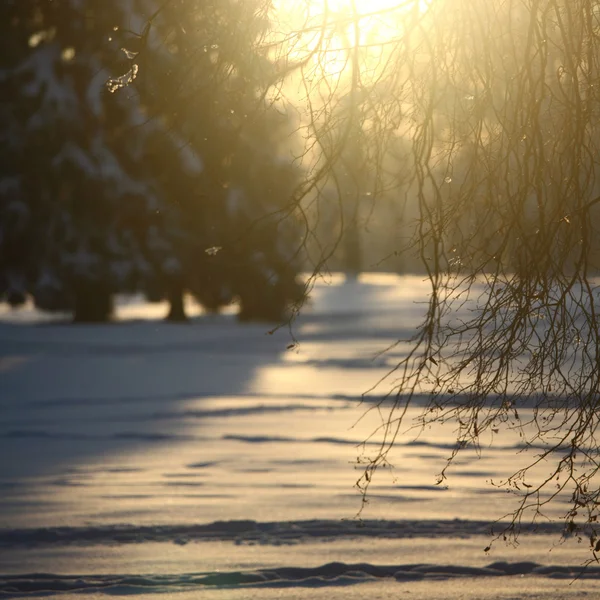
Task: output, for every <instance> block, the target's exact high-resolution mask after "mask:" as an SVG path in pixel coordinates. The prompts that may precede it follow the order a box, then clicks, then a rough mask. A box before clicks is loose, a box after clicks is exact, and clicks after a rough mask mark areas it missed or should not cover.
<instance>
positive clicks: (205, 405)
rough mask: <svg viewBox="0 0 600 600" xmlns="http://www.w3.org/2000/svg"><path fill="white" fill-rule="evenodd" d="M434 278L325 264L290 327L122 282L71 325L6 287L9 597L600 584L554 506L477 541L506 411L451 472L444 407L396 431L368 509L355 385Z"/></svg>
mask: <svg viewBox="0 0 600 600" xmlns="http://www.w3.org/2000/svg"><path fill="white" fill-rule="evenodd" d="M426 294H427V284H426V283H424V282H423V281H422V280H421V279H420V278H418V277H405V278H398V277H393V276H365V277H363V278H361V279H360V280H359V281H349V282H345V281H344V280H343V278H339V277H334V278H332V280H331V281H330V282H328V283H323V282H321V283H319V284H318V285H317V287H316V288H315V290H314V293H313V298H312V302H311V305H310V306H309V307H307V308H306V309H305V311H304V312H303V314H302V316H301V318H300V319H299V320H298V322H297V323H296V324H295V326H294V328H293V333H294V335H295V336H296V338H297V340H298V341H299V344H298V345H295V346H293V347H291V348H288V346H290V345H292V343H293V341H292V338H291V334H290V332H289V331H288V330H287V329H286V328H282V329H280V330H278V331H276V332H274V333H269V332H268V327H266V326H263V325H239V324H237V323H236V322H235V320H234V318H233V316H232V315H231V314H226V315H221V316H202V315H200V316H198V317H197V318H196V319H195V320H194V322H193V323H191V324H190V325H173V324H166V323H163V322H160V321H157V318H158V317H160V316H161V314H162V313H164V309H165V307H164V306H163V307H161V306H156V305H146V304H143V303H141V302H131V301H130V302H128V303H126V304H123V305H121V307H120V309H119V318H120V320H119V321H118V322H117V323H114V324H111V325H106V326H84V325H77V326H75V325H70V324H66V323H64V322H60V321H59V322H56V321H52V320H48V319H47V318H45V317H43V316H41V315H39V314H37V313H36V312H35V311H33V310H31V309H24V310H22V311H20V312H17V313H13V312H10V311H8V310H4V309H0V490H1V494H0V597H12V596H20V595H24V596H38V595H44V594H47V593H54V594H63V593H64V594H68V596H69V598H72V597H74V596H75V595H78V594H84V597H85V598H88V599H92V598H96V597H98V598H104V597H106V595H109V594H110V595H115V594H132V593H134V594H139V595H142V596H153V597H155V596H156V595H157V594H159V593H160V594H161V596H160V598H165V597H169V596H170V595H171V594H173V595H175V594H176V596H175V597H176V598H178V599H179V600H187V599H188V598H196V597H198V594H205V595H206V596H207V597H208V598H214V600H225V599H227V600H234V599H238V598H239V599H242V598H269V599H270V598H283V599H285V600H290V599H293V598H332V599H336V598H348V599H353V598H356V599H361V600H363V599H375V598H386V599H388V598H396V597H406V598H413V599H420V598H423V599H424V598H427V599H428V600H435V599H436V598H440V599H451V598H452V599H458V598H490V599H491V598H493V599H498V598H502V599H509V598H510V599H516V598H530V599H532V598H553V599H554V598H555V599H558V598H581V597H589V598H596V597H600V567H594V566H592V567H589V568H588V569H587V570H586V571H585V572H584V573H583V575H582V576H581V577H580V578H579V579H577V581H575V582H573V579H574V578H575V577H576V576H577V575H578V574H579V573H580V571H581V569H580V565H581V564H582V562H583V561H584V560H585V559H586V558H588V552H587V549H586V544H585V541H584V542H582V543H578V541H577V540H576V539H573V540H567V541H566V542H564V543H559V542H560V536H559V533H558V532H559V526H557V525H553V524H546V525H544V526H542V527H540V528H539V529H538V530H537V531H536V532H535V533H528V534H525V535H523V536H522V537H521V544H520V545H519V546H518V547H517V548H514V547H512V546H510V547H507V546H505V545H503V544H502V543H496V544H495V545H494V546H493V548H492V550H491V552H489V553H485V552H484V551H483V549H484V547H485V546H487V545H488V543H489V542H490V540H491V536H490V533H489V531H490V522H491V521H492V520H494V519H496V518H498V517H501V516H502V515H504V514H505V513H507V512H508V511H509V510H510V508H511V506H512V505H511V504H510V501H511V500H510V497H508V496H506V494H505V493H503V492H502V491H499V490H497V489H495V488H494V487H493V486H491V485H490V483H489V482H490V480H492V479H493V480H496V481H497V480H499V479H501V478H502V477H503V476H506V475H508V474H509V473H510V472H512V470H514V468H515V465H516V464H517V463H518V461H519V460H524V458H523V456H522V454H520V453H519V450H520V448H521V447H520V445H519V440H518V438H517V437H516V436H514V437H511V435H510V434H509V433H506V434H505V435H503V436H501V437H500V438H499V439H498V440H497V442H496V443H495V444H494V445H493V446H491V447H490V448H484V451H483V453H482V455H481V456H480V457H478V456H477V454H475V452H470V451H466V452H465V453H464V454H462V455H461V456H460V457H459V460H458V462H457V463H456V464H455V466H454V467H453V468H452V469H451V471H450V479H449V482H448V486H446V487H439V486H436V485H435V482H436V474H437V473H439V471H440V470H441V468H442V467H443V466H444V464H445V460H446V458H447V457H448V455H449V453H450V451H451V448H452V445H453V438H452V429H451V428H446V429H438V430H427V431H425V432H422V433H421V434H420V435H419V436H418V438H416V433H415V432H414V431H411V432H407V433H405V434H404V435H403V436H402V437H401V438H400V439H399V441H398V445H397V448H396V452H395V454H394V456H393V462H394V464H395V469H394V471H393V472H390V473H389V474H388V473H385V472H381V474H380V475H378V477H377V479H376V481H375V483H374V485H373V487H372V489H371V493H370V496H369V503H368V504H367V506H366V508H365V510H364V511H363V513H362V515H361V517H362V520H358V519H356V515H357V513H358V511H359V509H360V507H361V496H360V494H359V493H358V492H357V491H356V489H355V488H354V487H353V486H354V482H355V481H356V479H357V478H358V476H359V474H360V471H359V470H358V468H357V464H356V461H357V458H358V456H359V455H360V453H361V452H362V451H363V448H362V447H361V446H360V444H361V442H362V441H364V440H365V439H366V438H367V437H368V435H369V434H370V433H371V432H372V430H373V429H374V427H375V426H376V425H377V424H378V422H379V421H378V416H377V413H376V412H375V411H372V412H370V413H369V414H367V415H366V416H364V418H361V417H363V415H364V414H365V410H366V409H367V408H368V407H369V406H372V403H371V401H369V400H368V399H367V400H366V401H365V402H363V403H362V404H361V396H362V393H363V392H365V391H366V390H368V389H369V388H371V387H372V386H373V384H374V383H376V382H377V381H378V380H379V379H380V378H381V377H382V376H383V375H385V374H386V373H387V372H388V370H389V369H390V367H391V366H393V365H394V364H395V362H396V361H397V359H398V357H399V356H400V355H401V354H402V353H403V352H405V351H406V348H405V347H404V346H402V345H399V346H396V347H395V348H394V349H393V350H391V351H390V352H389V353H387V354H384V355H381V356H378V355H377V354H378V352H379V351H380V350H382V349H383V348H385V347H386V346H388V345H390V344H391V343H393V342H394V341H395V340H396V339H397V338H399V337H405V336H406V335H407V333H409V332H411V331H412V330H414V327H415V326H416V324H417V323H418V322H419V318H420V315H421V314H422V311H423V304H422V302H423V301H424V300H426ZM384 391H385V386H384V387H382V388H381V389H380V390H379V391H376V392H374V393H373V394H372V396H373V395H375V397H376V395H377V394H378V393H379V394H381V393H383V392H384ZM417 404H418V402H417ZM417 410H418V408H415V411H417ZM415 414H417V413H416V412H415ZM374 448H375V446H374V445H373V446H369V445H367V446H366V447H365V449H364V451H366V452H367V453H368V452H370V451H372V450H374ZM560 508H561V507H560V506H559V507H557V513H556V514H559V513H560ZM156 597H158V596H156Z"/></svg>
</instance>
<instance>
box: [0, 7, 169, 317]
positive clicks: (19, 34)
mask: <svg viewBox="0 0 600 600" xmlns="http://www.w3.org/2000/svg"><path fill="white" fill-rule="evenodd" d="M2 12H3V14H2V27H3V36H2V40H3V44H4V47H3V64H2V69H1V83H0V85H1V86H2V91H3V95H2V97H3V102H2V110H1V118H2V123H3V132H4V135H5V144H3V148H2V152H3V159H4V160H3V162H2V164H3V166H4V169H5V172H4V174H3V175H4V176H3V182H4V188H3V193H2V195H1V198H0V206H1V208H2V211H3V212H4V213H5V214H6V215H8V216H10V214H11V213H12V214H18V215H20V217H19V221H18V223H17V225H18V226H15V224H14V221H15V219H14V218H12V219H8V218H7V219H5V218H3V219H2V223H3V225H6V228H5V230H4V235H3V237H2V243H3V244H5V245H6V247H8V249H9V251H8V252H7V251H5V252H3V256H4V257H5V261H4V263H3V265H1V268H2V271H3V274H6V275H5V277H6V278H7V279H8V280H9V284H10V285H12V286H13V288H14V281H15V280H18V282H19V285H20V288H19V289H20V293H21V296H22V297H24V294H25V293H26V292H30V293H32V294H33V295H34V297H35V300H36V303H37V304H38V305H39V306H40V307H41V308H45V309H49V310H71V311H72V312H73V313H74V317H75V320H77V321H104V320H106V319H107V318H108V317H109V316H110V313H111V311H112V295H113V293H114V292H116V291H122V290H133V289H136V288H137V287H138V286H139V285H140V281H141V280H142V279H144V278H145V277H147V276H148V272H149V271H151V270H152V265H151V263H150V260H149V259H151V255H152V252H153V251H154V252H155V251H156V250H157V247H160V250H162V251H163V254H164V251H165V250H167V254H168V255H169V256H167V257H164V256H163V257H162V260H163V262H164V261H166V264H167V265H169V266H170V268H176V264H174V263H175V260H174V257H173V252H172V251H171V250H169V248H168V246H169V240H167V239H166V238H165V236H164V235H162V239H158V238H161V228H160V224H161V220H162V219H161V218H160V217H158V218H157V217H156V215H157V214H159V213H160V210H161V208H162V207H163V198H161V196H160V194H159V193H158V192H159V190H158V186H157V181H156V178H154V179H152V178H151V177H149V176H148V173H144V172H143V168H142V169H140V166H139V165H140V162H141V160H140V159H141V158H142V156H143V155H144V153H145V152H146V151H147V147H148V144H149V143H150V141H151V136H150V133H147V134H145V135H144V136H143V137H140V136H136V137H129V136H125V135H124V134H123V133H124V131H125V129H126V128H127V127H130V126H132V125H135V124H136V123H139V122H140V120H141V115H140V106H139V103H136V102H134V101H132V100H131V99H130V100H129V101H125V100H126V99H125V98H117V97H115V96H114V95H111V94H110V93H109V92H108V90H107V88H106V83H107V81H109V80H110V79H111V74H112V73H114V71H115V70H116V72H117V73H118V72H123V71H122V69H123V70H126V69H127V68H128V67H127V65H128V60H127V57H126V55H125V54H124V53H123V52H122V51H121V50H120V49H119V44H118V40H117V39H113V38H112V37H109V36H110V33H112V34H113V35H115V36H116V31H115V28H116V29H117V30H118V26H117V25H115V23H120V22H122V21H123V20H124V19H125V18H126V17H127V16H130V15H128V14H127V13H126V12H125V11H124V9H123V3H121V2H118V1H113V2H107V3H105V2H102V3H88V4H87V5H86V6H85V7H83V6H82V5H81V3H79V2H75V1H65V2H61V3H48V2H39V1H37V0H25V1H24V2H7V3H4V4H3V7H2ZM109 32H110V33H109ZM134 75H135V72H134V71H129V74H127V75H125V76H124V78H123V79H131V78H132V77H133V76H134ZM120 83H121V80H120V79H118V78H117V79H114V80H112V85H114V86H118V85H120ZM7 182H9V183H10V185H7ZM163 233H164V228H163ZM149 238H152V239H149ZM152 246H153V247H152ZM5 249H6V248H5ZM155 254H156V252H155ZM162 266H163V267H164V266H165V265H164V264H163V265H162ZM17 275H18V277H17ZM11 282H12V283H11ZM9 293H10V289H9ZM13 295H14V292H13Z"/></svg>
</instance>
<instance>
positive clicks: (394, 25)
mask: <svg viewBox="0 0 600 600" xmlns="http://www.w3.org/2000/svg"><path fill="white" fill-rule="evenodd" d="M285 7H287V8H285ZM276 8H277V11H273V6H272V5H271V4H270V2H266V1H265V10H266V11H267V13H268V14H269V16H270V18H271V20H272V21H271V22H272V27H271V30H270V33H269V34H268V35H265V36H264V38H263V39H262V40H261V42H260V43H261V44H262V46H261V48H262V51H263V52H264V55H265V56H266V57H268V59H269V61H270V62H271V63H272V64H273V65H275V67H276V68H275V69H274V74H273V78H272V87H271V88H270V90H269V92H268V93H269V94H271V95H272V98H273V102H283V101H284V100H285V98H286V97H287V99H288V101H289V102H293V103H294V105H295V106H300V107H302V108H301V111H304V112H301V121H300V131H301V133H302V134H303V139H304V140H305V146H304V148H303V149H302V150H301V151H299V153H298V159H299V160H300V159H301V160H304V162H305V163H306V164H308V165H309V168H307V170H306V172H307V176H306V179H305V180H304V181H303V183H302V185H301V186H299V187H298V189H297V190H296V193H295V194H294V196H293V197H292V198H291V199H290V209H289V211H284V212H285V215H284V216H286V215H288V214H292V213H295V214H298V213H299V214H300V217H301V218H302V219H303V220H304V223H305V236H304V238H303V242H302V245H303V246H305V245H306V244H307V243H308V241H309V240H310V239H311V238H313V239H314V238H315V236H317V233H316V232H317V231H318V227H317V226H316V224H315V219H318V217H319V215H320V214H322V213H323V212H325V211H322V210H321V207H320V205H321V204H324V203H328V204H329V205H333V206H335V207H337V210H338V212H339V215H340V219H341V221H342V222H343V215H344V214H345V211H347V207H345V203H344V198H343V190H344V189H345V187H344V182H343V181H340V173H343V171H344V169H343V164H344V160H347V156H348V149H349V148H350V149H351V148H352V145H353V144H355V143H356V136H357V132H359V134H358V135H359V136H360V140H361V163H362V169H363V170H365V171H367V172H369V173H370V174H371V176H372V180H373V184H372V189H371V190H369V192H370V195H371V198H372V201H373V202H376V201H377V200H378V199H381V198H390V197H394V198H395V199H396V201H397V202H398V203H403V204H404V205H405V207H406V218H405V220H406V222H407V223H408V226H407V227H409V229H408V228H407V231H410V237H409V239H408V240H407V242H406V243H405V244H403V245H402V246H401V247H399V248H398V249H397V251H398V252H399V253H401V254H403V255H405V256H407V257H409V258H410V261H412V263H411V264H413V265H414V266H415V268H417V265H418V268H420V269H421V270H422V271H423V272H424V273H426V275H427V277H428V279H429V282H430V285H431V289H430V295H429V300H428V306H427V310H426V315H425V317H424V320H423V322H422V323H421V325H420V326H419V327H418V328H417V330H416V332H415V334H414V336H412V337H411V338H410V339H409V340H407V341H409V342H410V348H411V349H410V351H409V352H407V353H406V355H405V356H404V357H403V358H402V360H401V361H400V362H399V363H398V364H397V366H396V367H395V369H394V370H393V372H391V373H390V377H389V379H388V380H386V381H383V382H380V384H379V385H386V382H389V387H390V388H391V389H388V393H387V394H386V399H385V401H382V407H385V408H386V410H387V413H386V414H387V417H386V419H385V420H384V423H383V425H382V429H381V430H380V432H379V434H380V435H381V438H380V439H381V440H382V441H381V445H380V447H379V451H378V452H377V453H376V455H374V456H371V457H370V458H368V460H367V462H366V464H365V469H364V472H363V475H362V477H361V479H360V480H359V482H358V485H359V487H360V488H361V489H362V491H363V492H364V493H365V494H366V493H367V490H368V487H369V484H370V482H371V481H372V479H373V476H374V474H375V471H377V469H378V468H379V467H380V466H382V465H385V464H386V463H387V462H388V460H390V456H391V455H390V452H391V450H392V448H393V447H394V443H395V441H396V440H397V436H398V435H399V432H400V431H401V430H402V428H403V426H405V425H406V423H405V419H406V415H407V410H408V408H409V407H410V406H411V405H412V404H413V403H414V399H415V398H416V396H417V395H419V396H420V397H422V396H423V394H425V395H426V397H427V398H428V400H427V402H425V405H424V406H423V408H422V410H421V412H420V415H421V416H420V420H419V422H420V424H421V425H423V426H425V425H428V424H431V423H434V422H447V421H453V422H455V423H456V424H457V440H456V441H457V444H456V449H455V450H454V451H453V452H452V454H451V456H450V457H449V463H450V462H451V461H452V460H453V459H454V458H455V457H456V455H457V454H459V453H460V451H461V450H462V449H464V448H466V447H469V446H475V447H478V445H479V443H480V440H481V437H482V436H483V435H484V434H490V433H492V434H493V433H494V432H496V431H497V430H498V429H499V428H501V427H504V426H511V427H517V428H520V430H521V432H522V435H523V439H524V444H525V446H526V447H531V448H532V453H531V455H530V461H529V462H528V465H527V466H526V467H525V468H523V469H520V470H519V471H517V472H515V473H514V475H513V476H512V477H510V478H509V479H508V480H507V481H506V482H504V483H505V485H506V487H507V488H508V489H511V490H512V491H514V492H515V493H516V494H517V496H518V500H517V504H516V505H515V509H514V512H512V513H511V514H510V517H511V518H510V525H509V526H508V532H507V533H508V534H509V535H514V536H516V535H518V532H519V527H520V524H521V522H522V519H523V518H527V519H533V520H534V521H536V520H538V519H539V518H541V517H542V515H543V512H544V510H545V507H546V506H547V505H548V504H549V503H551V502H553V501H556V500H557V499H558V498H564V497H565V495H567V498H568V499H569V502H570V508H569V509H568V510H567V511H566V513H565V515H564V521H565V528H566V531H573V530H575V529H577V528H578V527H579V526H585V528H587V530H588V532H589V535H590V543H591V549H592V552H593V556H594V558H595V557H596V552H598V551H600V541H599V539H600V538H599V537H598V535H599V534H597V533H596V530H595V526H594V524H595V523H596V521H597V518H598V512H599V511H598V507H599V506H600V485H599V484H600V473H599V470H600V464H599V461H600V448H599V446H598V443H597V440H596V431H597V428H598V426H599V424H600V368H599V363H598V349H599V347H600V322H599V319H598V315H597V311H598V301H597V297H598V293H599V292H600V288H599V287H598V283H597V280H596V279H595V277H596V275H597V270H598V266H599V264H598V263H599V258H600V256H599V251H600V247H599V245H598V241H597V240H598V239H599V238H598V235H597V233H598V231H597V230H598V224H599V220H598V219H599V216H600V215H599V214H598V205H599V204H600V188H599V185H598V182H597V173H598V167H599V164H598V163H599V160H600V158H599V157H600V154H599V148H598V145H599V141H600V132H599V130H598V126H597V123H598V118H599V116H600V65H599V61H600V3H598V2H596V1H595V0H427V1H424V0H398V1H397V2H396V3H391V2H373V3H371V4H370V5H369V8H366V9H365V8H364V5H362V6H360V5H358V2H357V1H356V0H348V2H342V1H341V0H339V1H337V2H333V1H330V2H327V1H326V0H325V1H324V2H323V3H322V4H319V3H316V2H310V1H309V0H300V1H299V2H296V3H292V2H289V3H287V4H284V3H282V2H280V3H278V4H277V6H276ZM284 8H285V10H284ZM286 11H287V12H286ZM288 13H289V14H288ZM275 25H276V26H275ZM291 90H294V91H293V92H292V91H291ZM265 94H267V92H265ZM293 96H295V97H293ZM332 191H333V193H332ZM342 237H343V230H341V231H340V234H339V236H338V240H337V241H338V243H339V241H340V240H341V239H342ZM316 247H318V248H322V247H323V246H321V245H319V243H318V240H316ZM300 250H301V248H299V251H300ZM331 252H332V250H331V249H328V250H327V252H325V253H323V254H322V255H320V256H318V257H317V258H316V259H314V260H313V268H314V274H315V275H316V274H317V273H318V271H319V270H320V269H321V268H322V267H323V265H324V264H325V263H326V260H327V258H328V256H329V255H330V254H331ZM465 308H468V310H466V311H465V310H464V309H465ZM460 309H463V310H460ZM458 315H461V317H460V318H458ZM380 408H381V407H380ZM540 465H545V468H546V472H545V473H544V475H543V476H540V475H539V473H537V472H536V474H535V476H534V473H533V471H534V470H536V469H538V468H539V467H540ZM444 477H445V472H442V473H441V476H440V479H441V480H442V479H443V478H444Z"/></svg>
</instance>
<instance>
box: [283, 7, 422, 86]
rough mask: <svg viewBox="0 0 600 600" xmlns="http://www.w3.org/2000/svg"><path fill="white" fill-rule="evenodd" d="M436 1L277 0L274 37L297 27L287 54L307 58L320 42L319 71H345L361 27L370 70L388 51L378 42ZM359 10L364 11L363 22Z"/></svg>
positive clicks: (316, 59) (365, 68) (395, 34)
mask: <svg viewBox="0 0 600 600" xmlns="http://www.w3.org/2000/svg"><path fill="white" fill-rule="evenodd" d="M431 2H433V0H274V8H275V11H276V19H277V21H278V23H279V27H278V28H277V29H278V31H277V33H276V34H275V37H276V38H278V37H279V36H281V37H285V35H286V34H289V32H297V33H295V34H293V35H292V36H291V37H290V38H289V39H288V46H287V47H282V48H281V50H282V54H283V55H285V56H288V57H292V58H293V60H302V59H303V58H304V57H306V56H307V54H308V53H310V52H311V51H312V50H314V49H316V48H319V50H318V51H317V52H316V53H315V55H314V56H313V62H314V64H315V65H316V64H317V63H318V65H319V67H318V68H319V69H320V74H321V75H328V76H332V77H333V78H337V77H338V76H341V77H343V73H344V72H345V71H346V68H347V67H348V54H349V50H350V49H351V48H353V47H354V46H355V44H356V37H357V36H356V33H357V31H356V29H358V43H359V45H360V46H361V71H368V70H370V69H371V68H372V64H375V63H377V62H381V60H382V54H383V53H385V50H384V49H383V48H382V47H381V46H379V47H378V45H381V44H383V45H385V44H386V43H387V42H390V41H391V40H394V39H397V38H399V37H401V31H402V29H403V27H404V26H406V25H408V22H409V20H410V21H411V22H413V23H414V20H413V19H414V18H415V17H418V15H422V14H423V13H424V12H425V11H427V9H428V7H429V6H430V5H431ZM354 15H358V16H359V17H360V19H359V21H358V28H357V27H356V23H355V21H354V20H353V16H354ZM324 25H325V27H323V26H324ZM298 32H302V33H298ZM323 32H324V35H322V34H323ZM280 39H281V38H280ZM371 63H372V64H371ZM373 68H374V67H373ZM363 74H364V73H363Z"/></svg>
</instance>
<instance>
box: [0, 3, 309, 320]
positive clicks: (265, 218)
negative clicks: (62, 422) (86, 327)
mask: <svg viewBox="0 0 600 600" xmlns="http://www.w3.org/2000/svg"><path fill="white" fill-rule="evenodd" d="M255 8H256V7H254V8H253V7H252V3H239V2H230V1H229V0H219V2H215V3H210V2H209V3H206V2H197V1H186V2H181V1H180V0H173V1H172V2H169V3H166V4H165V3H159V2H157V1H156V0H88V1H86V2H83V1H80V0H61V2H46V1H44V0H19V1H13V2H10V1H8V2H5V3H4V4H3V5H2V7H1V8H0V11H1V13H0V18H1V19H2V21H1V24H0V27H1V28H2V32H1V33H2V36H1V38H2V39H1V42H0V43H1V44H2V58H1V59H0V60H1V61H2V62H0V92H1V98H2V100H1V103H0V125H2V131H1V133H0V135H1V136H2V140H1V141H2V142H3V144H2V149H1V150H0V152H1V153H2V155H1V156H0V158H2V165H3V166H2V169H3V171H2V173H1V176H0V255H1V257H2V258H0V294H3V295H4V297H5V298H6V299H7V300H9V301H10V302H12V303H13V304H18V303H20V302H22V301H24V299H25V297H26V294H27V293H30V294H32V295H33V296H34V298H35V301H36V303H37V304H38V306H40V307H41V308H44V309H49V310H70V311H72V312H73V313H74V316H75V319H76V320H86V321H90V320H91V321H102V320H105V319H107V318H108V317H109V316H110V313H111V309H112V296H113V294H114V293H116V292H127V291H134V290H140V289H141V290H145V291H147V292H148V294H149V295H151V296H153V297H164V298H168V299H169V300H170V302H171V312H170V314H169V318H171V319H173V320H183V319H185V313H184V310H183V294H184V292H185V291H186V290H188V291H191V292H192V293H194V294H195V295H196V296H197V297H198V299H199V300H200V301H201V302H202V303H203V304H204V305H205V306H207V308H209V309H213V310H215V309H218V308H219V307H220V306H221V305H223V304H225V303H228V302H230V301H231V299H232V298H234V297H238V298H239V299H240V301H241V305H242V316H243V317H244V318H270V319H277V318H280V317H281V316H282V315H283V314H284V312H285V310H284V309H285V306H286V304H287V302H288V301H290V300H293V299H295V298H296V297H297V296H298V287H297V285H296V283H295V276H296V273H297V271H298V268H299V262H298V260H297V259H296V256H295V253H294V251H295V249H296V247H297V244H298V235H297V232H295V231H293V226H292V227H291V229H290V225H289V224H288V225H286V227H287V231H286V232H285V236H282V235H281V234H282V231H281V228H282V225H280V224H278V223H279V221H280V217H281V216H282V215H280V212H281V210H282V209H284V208H285V207H286V206H287V204H288V203H289V197H290V194H291V191H292V187H293V183H294V180H295V175H294V170H293V169H291V168H290V167H289V166H286V165H282V164H281V162H280V159H279V158H278V155H277V149H276V144H275V143H274V139H273V134H274V132H276V131H277V119H280V120H281V118H280V117H279V116H277V115H276V112H275V111H273V110H269V109H268V108H267V107H266V105H265V103H264V101H263V100H261V99H260V94H261V92H262V91H263V89H264V85H265V84H264V81H265V74H268V69H269V62H268V61H267V60H266V59H265V57H264V56H261V55H260V54H258V53H257V52H256V51H255V42H256V40H257V39H258V38H260V36H261V35H262V33H263V32H264V30H265V26H266V20H265V17H264V15H262V14H261V13H258V14H257V13H256V11H255ZM138 74H139V77H137V79H136V76H138ZM261 86H262V87H261ZM278 215H279V216H278ZM288 223H289V222H288ZM221 247H222V248H223V251H222V252H217V251H216V250H215V251H214V252H207V249H211V248H221Z"/></svg>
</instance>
